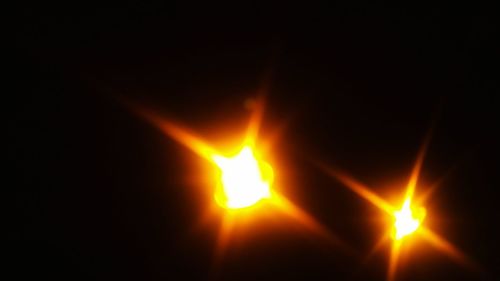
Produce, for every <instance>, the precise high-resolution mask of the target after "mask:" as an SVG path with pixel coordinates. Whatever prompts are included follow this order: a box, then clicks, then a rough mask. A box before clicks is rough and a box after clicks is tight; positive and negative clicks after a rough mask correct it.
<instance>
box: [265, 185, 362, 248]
mask: <svg viewBox="0 0 500 281" xmlns="http://www.w3.org/2000/svg"><path fill="white" fill-rule="evenodd" d="M271 203H272V204H273V205H274V206H276V207H277V208H278V209H279V210H280V211H281V212H283V213H284V214H285V215H287V216H289V217H291V218H292V219H294V220H295V221H297V222H298V223H299V224H300V225H301V226H303V227H304V228H305V229H306V230H308V231H310V232H312V233H314V234H315V235H317V236H318V237H320V238H322V239H323V240H324V241H327V242H328V243H329V244H330V245H332V246H334V247H337V248H339V249H341V250H342V251H343V252H345V253H347V254H349V255H351V256H357V255H358V254H357V253H355V251H354V249H353V248H351V247H349V246H348V245H347V244H346V243H345V242H344V241H343V240H342V239H340V238H339V237H338V236H337V235H335V234H334V233H333V232H331V231H329V230H328V229H327V228H326V227H325V226H323V225H322V224H321V223H319V222H318V221H317V220H316V219H314V218H313V217H312V216H311V215H309V214H308V213H307V212H305V211H304V210H302V209H301V208H299V207H298V206H297V205H295V204H294V203H292V202H291V201H290V200H288V199H287V198H285V197H284V196H282V195H280V194H278V193H274V194H273V199H272V200H271Z"/></svg>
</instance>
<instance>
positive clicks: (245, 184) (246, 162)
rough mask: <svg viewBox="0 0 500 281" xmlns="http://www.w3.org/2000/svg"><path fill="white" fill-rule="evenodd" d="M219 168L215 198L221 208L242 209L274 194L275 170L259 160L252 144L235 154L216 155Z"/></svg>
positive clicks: (215, 161)
mask: <svg viewBox="0 0 500 281" xmlns="http://www.w3.org/2000/svg"><path fill="white" fill-rule="evenodd" d="M212 159H213V161H214V163H215V164H216V165H217V166H218V168H219V169H220V177H219V179H218V183H217V188H216V190H215V195H214V197H215V201H216V202H217V204H219V205H220V206H222V207H225V208H229V209H240V208H245V207H250V206H252V205H254V204H256V203H258V202H259V201H260V200H262V199H264V198H269V197H270V196H271V184H272V181H273V170H272V168H271V166H270V165H269V164H267V163H266V162H264V161H259V160H258V159H257V157H256V155H255V152H254V150H253V149H252V148H251V147H250V146H244V147H243V148H242V149H241V151H240V152H239V153H238V154H236V155H235V156H233V157H224V156H221V155H217V154H216V155H213V157H212Z"/></svg>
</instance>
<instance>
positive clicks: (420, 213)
mask: <svg viewBox="0 0 500 281" xmlns="http://www.w3.org/2000/svg"><path fill="white" fill-rule="evenodd" d="M410 204H411V199H410V198H407V199H406V200H405V202H404V203H403V207H402V208H401V210H399V211H396V212H394V233H393V238H394V239H395V240H400V239H402V238H404V237H405V236H407V235H410V234H412V233H413V232H415V231H416V230H417V229H418V228H419V227H420V225H421V224H422V221H423V220H424V218H425V209H424V208H422V207H420V208H418V209H417V210H415V208H412V206H411V205H410Z"/></svg>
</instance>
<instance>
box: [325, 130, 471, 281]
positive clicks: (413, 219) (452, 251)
mask: <svg viewBox="0 0 500 281" xmlns="http://www.w3.org/2000/svg"><path fill="white" fill-rule="evenodd" d="M429 136H430V135H429ZM429 139H430V137H427V138H426V140H425V142H424V144H423V145H422V147H421V149H420V151H419V153H418V156H417V160H416V163H415V165H414V167H413V170H412V173H411V175H410V179H409V182H408V185H407V186H406V194H405V196H404V198H403V200H402V201H401V202H402V204H401V205H400V207H395V206H393V205H391V204H389V203H388V202H387V201H386V200H385V199H383V198H382V197H380V196H379V195H377V194H376V193H375V192H373V191H372V189H371V188H369V187H367V186H365V185H364V184H362V183H361V182H359V181H357V180H356V179H354V178H352V177H350V176H349V175H348V174H347V173H344V172H341V171H340V170H339V169H334V168H332V167H329V166H326V165H324V164H320V167H321V168H322V169H323V170H324V171H326V172H327V173H328V174H329V175H331V176H332V177H334V178H336V179H337V180H339V181H340V182H341V183H343V184H344V185H345V186H347V187H348V188H349V189H351V190H352V191H353V192H355V193H356V194H358V195H359V196H361V197H362V198H364V199H366V200H367V201H368V202H370V203H372V204H373V205H375V206H376V207H378V208H379V209H380V210H382V211H384V212H386V213H387V214H388V215H389V216H390V218H391V221H392V224H391V226H390V230H389V231H388V234H389V235H385V236H384V237H383V238H382V240H381V241H380V242H379V243H377V246H376V248H378V246H379V245H381V242H384V241H385V240H386V239H387V238H388V237H391V238H392V240H393V241H392V248H391V254H390V259H389V269H388V271H387V280H389V281H392V280H395V276H396V269H397V265H398V259H399V254H400V251H401V246H402V244H403V242H404V241H405V240H406V239H409V238H410V236H414V235H416V234H419V236H420V237H422V238H424V239H425V240H426V241H428V242H429V243H430V244H431V245H433V246H434V247H436V248H437V249H438V250H439V251H441V252H443V253H444V254H446V255H447V256H449V257H450V258H452V259H453V260H454V261H456V262H458V263H459V264H461V265H464V266H466V267H468V268H470V269H473V270H476V271H478V270H479V271H480V266H479V265H477V264H476V263H475V262H474V261H472V260H471V259H470V258H468V257H467V256H466V255H465V254H464V253H462V252H461V251H460V250H459V249H457V248H456V247H455V246H453V245H452V244H451V243H450V242H448V241H446V240H445V239H444V238H443V237H441V236H439V235H438V234H437V233H435V232H434V231H432V230H431V229H429V228H428V227H426V226H425V225H424V224H423V223H424V219H425V217H426V215H427V212H426V209H425V208H424V207H423V206H421V203H422V202H424V201H425V199H426V198H427V197H428V196H429V195H430V194H431V193H432V192H433V191H434V190H435V188H436V187H437V186H438V185H439V183H437V184H434V185H432V186H431V187H430V188H429V189H428V190H427V191H426V192H425V193H424V194H423V195H422V196H421V197H420V198H418V200H415V198H414V193H415V188H416V186H417V181H418V177H419V174H420V170H421V167H422V162H423V159H424V156H425V151H426V150H427V146H428V143H429Z"/></svg>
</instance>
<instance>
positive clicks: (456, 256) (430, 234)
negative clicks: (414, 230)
mask: <svg viewBox="0 0 500 281" xmlns="http://www.w3.org/2000/svg"><path fill="white" fill-rule="evenodd" d="M420 234H421V235H422V237H423V238H424V239H425V240H427V241H428V242H429V243H430V244H431V245H432V246H434V247H436V248H437V249H438V250H439V251H440V252H442V253H444V254H446V255H447V256H448V257H450V258H451V259H452V260H454V261H455V262H457V263H458V264H460V265H462V266H465V267H467V268H469V269H471V270H473V271H477V272H481V271H483V270H482V268H481V266H480V265H479V264H477V263H476V262H474V261H473V260H472V259H470V258H469V257H467V256H466V255H465V254H464V253H463V252H462V251H460V250H459V249H458V248H457V247H455V246H454V245H453V244H451V243H450V242H448V241H447V240H446V239H444V238H443V237H441V236H439V235H438V234H437V233H435V232H434V231H432V230H430V229H429V228H426V227H422V228H421V229H420Z"/></svg>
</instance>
